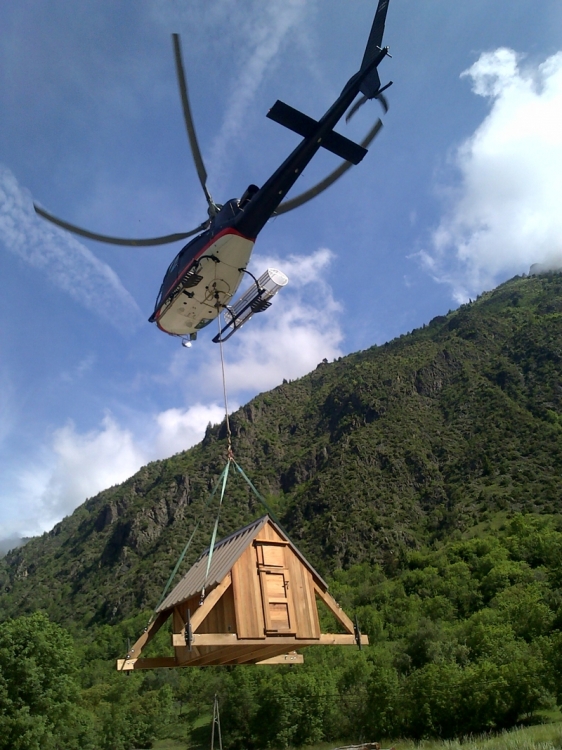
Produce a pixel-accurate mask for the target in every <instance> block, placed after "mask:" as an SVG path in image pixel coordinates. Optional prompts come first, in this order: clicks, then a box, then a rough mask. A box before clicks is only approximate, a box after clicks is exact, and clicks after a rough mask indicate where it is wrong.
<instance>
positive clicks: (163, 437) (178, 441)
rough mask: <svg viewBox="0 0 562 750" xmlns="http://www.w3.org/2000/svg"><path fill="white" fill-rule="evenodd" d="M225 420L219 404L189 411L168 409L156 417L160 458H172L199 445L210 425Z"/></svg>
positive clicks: (222, 409)
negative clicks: (175, 454)
mask: <svg viewBox="0 0 562 750" xmlns="http://www.w3.org/2000/svg"><path fill="white" fill-rule="evenodd" d="M223 419H224V407H223V406H219V405H218V404H195V406H191V407H190V408H189V409H185V410H184V409H167V410H166V411H163V412H161V413H160V414H158V416H157V417H156V422H157V424H158V435H157V438H156V451H155V452H156V453H157V455H158V458H165V457H167V456H172V455H173V454H174V453H179V452H180V451H184V450H186V449H187V448H190V447H191V446H192V445H195V444H196V443H198V442H199V441H200V440H201V439H202V438H203V435H204V434H205V429H206V427H207V425H208V424H209V423H211V424H218V423H220V422H221V421H222V420H223Z"/></svg>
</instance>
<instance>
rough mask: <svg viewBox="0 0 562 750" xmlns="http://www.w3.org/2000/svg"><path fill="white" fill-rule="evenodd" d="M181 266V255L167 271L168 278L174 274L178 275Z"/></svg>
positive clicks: (177, 256)
mask: <svg viewBox="0 0 562 750" xmlns="http://www.w3.org/2000/svg"><path fill="white" fill-rule="evenodd" d="M179 264H180V256H179V253H178V254H177V255H176V257H175V258H174V260H173V261H172V262H171V263H170V265H169V267H168V270H167V271H166V276H171V275H172V274H174V273H177V270H178V266H179Z"/></svg>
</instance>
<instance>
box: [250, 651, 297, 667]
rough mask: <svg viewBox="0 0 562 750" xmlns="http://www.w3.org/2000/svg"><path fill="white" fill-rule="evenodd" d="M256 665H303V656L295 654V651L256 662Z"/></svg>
mask: <svg viewBox="0 0 562 750" xmlns="http://www.w3.org/2000/svg"><path fill="white" fill-rule="evenodd" d="M258 664H259V665H261V664H304V656H303V655H302V654H297V652H296V651H290V652H289V653H288V654H281V655H280V656H272V657H271V658H269V659H262V661H257V662H256V665H258Z"/></svg>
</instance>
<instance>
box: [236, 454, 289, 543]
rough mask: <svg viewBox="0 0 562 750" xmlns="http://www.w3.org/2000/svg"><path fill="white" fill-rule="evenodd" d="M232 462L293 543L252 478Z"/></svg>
mask: <svg viewBox="0 0 562 750" xmlns="http://www.w3.org/2000/svg"><path fill="white" fill-rule="evenodd" d="M232 461H233V463H234V466H236V468H237V469H238V471H239V473H240V474H241V476H242V477H243V479H244V481H245V482H246V484H247V485H248V487H249V488H250V489H251V490H252V492H253V493H254V495H255V496H256V497H257V498H258V500H259V501H260V503H261V504H262V505H263V507H264V508H265V509H266V511H267V512H268V514H269V516H270V518H272V519H273V520H274V521H275V523H276V524H277V526H279V528H280V529H281V531H282V532H283V533H284V534H285V536H286V537H287V539H288V540H289V541H291V537H290V536H289V534H287V532H286V530H285V529H284V528H283V526H282V525H281V521H280V520H279V519H278V518H277V516H276V515H275V513H274V512H273V511H272V510H271V508H270V507H269V505H268V504H267V502H266V499H265V497H264V496H263V495H261V494H260V493H259V492H258V491H257V489H256V488H255V487H254V485H253V483H252V480H251V479H250V477H248V475H247V474H246V472H245V471H244V469H243V468H242V467H241V466H239V465H238V464H237V463H236V461H235V460H234V459H232Z"/></svg>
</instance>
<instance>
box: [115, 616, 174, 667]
mask: <svg viewBox="0 0 562 750" xmlns="http://www.w3.org/2000/svg"><path fill="white" fill-rule="evenodd" d="M171 612H172V610H170V609H167V610H164V612H160V613H159V614H158V616H157V617H156V619H155V620H153V621H152V622H151V623H150V625H149V626H148V627H147V628H146V630H145V631H144V633H143V634H142V635H141V637H140V638H138V639H137V641H136V642H135V644H134V645H133V647H132V648H131V649H129V653H128V654H127V656H132V657H133V658H135V659H138V658H139V656H140V655H141V651H142V650H143V648H144V647H145V646H146V645H147V643H150V641H151V640H152V639H153V638H154V636H155V635H156V633H157V632H158V631H159V630H160V628H161V627H162V625H163V624H164V623H165V622H166V620H167V619H168V617H169V616H170V614H171ZM124 661H126V660H124Z"/></svg>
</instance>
